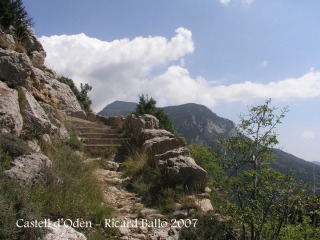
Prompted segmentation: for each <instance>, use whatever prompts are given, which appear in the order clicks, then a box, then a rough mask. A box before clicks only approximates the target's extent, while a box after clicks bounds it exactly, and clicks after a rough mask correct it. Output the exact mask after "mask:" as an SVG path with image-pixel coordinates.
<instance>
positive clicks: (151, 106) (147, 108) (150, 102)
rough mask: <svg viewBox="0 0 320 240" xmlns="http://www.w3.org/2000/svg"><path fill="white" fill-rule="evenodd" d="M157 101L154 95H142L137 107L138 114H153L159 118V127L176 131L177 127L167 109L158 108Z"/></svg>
mask: <svg viewBox="0 0 320 240" xmlns="http://www.w3.org/2000/svg"><path fill="white" fill-rule="evenodd" d="M156 105H157V101H156V100H154V99H153V98H152V97H151V98H150V99H149V97H148V95H146V96H145V95H144V94H142V95H140V96H139V103H138V105H137V107H136V111H135V113H136V114H138V115H142V114H151V115H153V116H155V117H156V118H158V119H159V127H160V128H162V129H165V130H167V131H170V132H175V127H174V125H173V123H172V121H171V119H170V117H169V116H168V114H166V113H165V111H164V110H163V109H162V108H158V107H157V106H156Z"/></svg>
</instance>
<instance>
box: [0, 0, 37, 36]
mask: <svg viewBox="0 0 320 240" xmlns="http://www.w3.org/2000/svg"><path fill="white" fill-rule="evenodd" d="M0 25H1V26H2V27H3V28H4V30H7V29H9V27H10V26H13V27H14V31H15V37H16V38H17V39H18V40H19V41H22V40H24V39H25V38H26V37H27V35H28V34H29V31H30V30H29V28H30V27H31V26H32V25H33V23H32V18H31V17H30V16H29V14H28V13H27V11H26V10H25V8H24V6H23V3H22V1H21V0H1V1H0Z"/></svg>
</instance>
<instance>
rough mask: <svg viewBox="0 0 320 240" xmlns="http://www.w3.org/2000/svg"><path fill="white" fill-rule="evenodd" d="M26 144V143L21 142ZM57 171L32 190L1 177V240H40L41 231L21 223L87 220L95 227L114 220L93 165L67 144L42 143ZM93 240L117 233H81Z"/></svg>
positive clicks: (98, 230) (92, 230) (49, 172)
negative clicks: (26, 221)
mask: <svg viewBox="0 0 320 240" xmlns="http://www.w3.org/2000/svg"><path fill="white" fill-rule="evenodd" d="M20 143H22V142H20ZM40 145H41V149H42V151H43V152H44V154H45V155H47V156H48V157H49V158H50V159H51V161H52V163H53V167H52V168H50V169H46V171H45V172H44V174H43V177H42V178H41V179H39V180H38V181H37V182H36V183H34V184H33V185H31V186H23V185H21V184H19V183H15V182H14V181H13V180H9V179H6V178H4V177H0V219H1V221H0V239H38V237H40V236H41V235H42V234H43V232H42V231H41V229H39V228H21V229H20V228H17V227H15V226H16V225H15V222H16V221H17V219H20V218H23V219H26V220H36V219H38V220H43V219H44V218H50V219H51V220H52V221H56V220H57V219H58V218H64V219H66V218H70V219H74V220H76V219H83V220H85V221H91V222H92V223H93V224H100V223H103V221H104V219H109V218H112V208H111V207H109V206H107V205H105V204H104V203H103V193H102V192H101V190H100V186H99V184H98V182H97V180H96V178H95V177H94V176H93V170H94V167H95V166H93V165H89V164H85V163H84V162H83V160H82V159H81V158H80V157H79V156H78V155H77V154H75V152H74V150H73V149H71V148H70V146H69V145H67V144H65V143H64V142H62V141H60V140H57V139H54V138H53V139H52V144H48V143H45V142H44V141H43V142H40ZM14 149H15V148H14ZM77 230H78V231H81V232H84V233H85V234H86V235H87V236H88V237H89V239H90V237H91V236H94V238H93V239H109V238H110V236H111V234H112V233H114V231H115V230H114V229H105V228H102V227H98V226H96V227H94V228H90V229H77Z"/></svg>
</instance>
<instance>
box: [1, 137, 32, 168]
mask: <svg viewBox="0 0 320 240" xmlns="http://www.w3.org/2000/svg"><path fill="white" fill-rule="evenodd" d="M30 152H31V149H30V148H29V147H28V145H27V144H26V142H24V141H23V140H21V139H20V138H18V137H16V136H14V135H12V134H9V133H8V134H3V135H0V170H1V171H3V170H5V169H8V168H9V167H10V163H11V162H12V160H14V159H15V158H16V157H19V156H21V155H24V154H28V153H30Z"/></svg>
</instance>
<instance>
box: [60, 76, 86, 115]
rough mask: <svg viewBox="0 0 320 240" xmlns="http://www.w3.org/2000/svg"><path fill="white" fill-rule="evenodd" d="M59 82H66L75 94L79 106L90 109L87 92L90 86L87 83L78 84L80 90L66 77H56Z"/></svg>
mask: <svg viewBox="0 0 320 240" xmlns="http://www.w3.org/2000/svg"><path fill="white" fill-rule="evenodd" d="M58 80H59V81H60V82H62V83H64V84H67V85H68V86H69V87H70V89H71V91H72V92H73V94H74V95H75V96H76V98H77V100H78V102H79V104H80V106H81V108H82V109H83V110H85V111H90V107H91V104H92V101H91V100H90V98H89V96H88V93H89V92H90V91H91V90H92V87H91V86H90V85H89V84H87V83H86V84H84V85H83V84H82V83H81V84H80V91H79V89H78V88H77V87H76V85H75V84H74V82H73V80H72V79H70V78H66V77H60V78H59V79H58Z"/></svg>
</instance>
